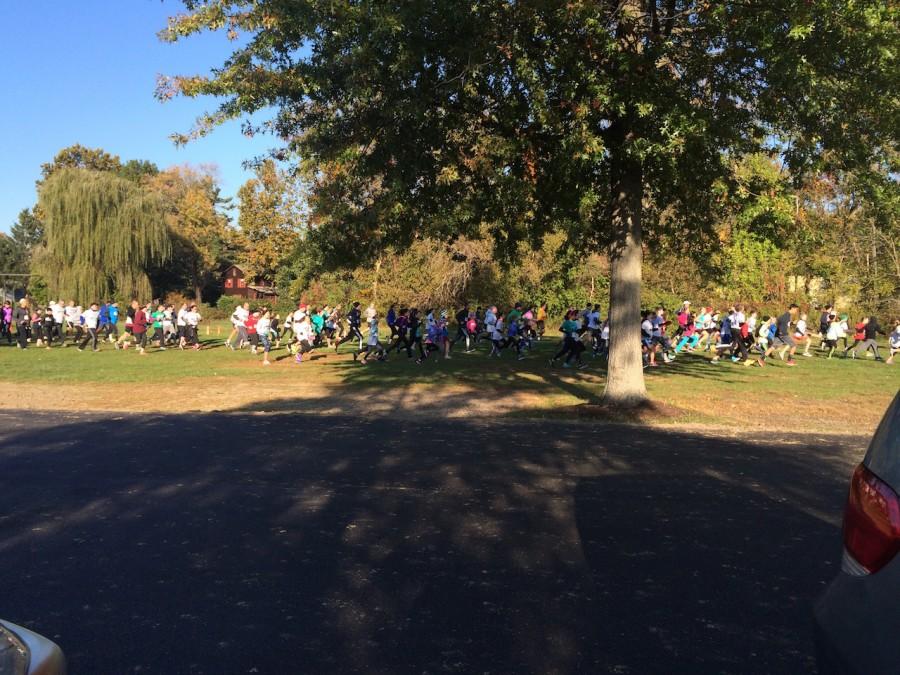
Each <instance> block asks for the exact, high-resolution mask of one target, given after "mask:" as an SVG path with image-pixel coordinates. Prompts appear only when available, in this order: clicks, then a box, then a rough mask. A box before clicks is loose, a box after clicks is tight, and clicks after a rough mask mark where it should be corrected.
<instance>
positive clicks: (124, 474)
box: [0, 413, 861, 675]
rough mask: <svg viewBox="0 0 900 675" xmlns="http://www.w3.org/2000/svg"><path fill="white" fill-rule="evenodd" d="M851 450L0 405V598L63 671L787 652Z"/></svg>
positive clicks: (506, 662)
mask: <svg viewBox="0 0 900 675" xmlns="http://www.w3.org/2000/svg"><path fill="white" fill-rule="evenodd" d="M860 451H861V441H860V440H859V439H850V438H848V439H845V440H843V441H840V442H838V441H835V440H834V439H831V440H825V439H817V438H813V437H807V438H803V439H800V440H799V441H794V442H777V441H770V442H768V443H748V442H744V441H740V440H728V439H724V440H723V439H720V438H708V437H704V436H698V435H692V434H690V433H677V432H675V431H655V430H654V431H651V430H644V431H642V430H636V429H632V428H625V427H602V426H591V425H587V424H581V423H552V424H548V423H537V422H535V423H531V422H528V423H525V422H515V421H502V422H496V423H490V424H489V423H486V422H480V421H470V422H459V421H436V422H422V421H413V422H402V421H401V420H399V419H377V420H369V421H359V420H355V419H350V418H332V419H328V418H325V417H304V416H301V415H291V416H287V415H284V416H264V415H254V414H246V415H197V416H190V417H175V416H153V417H151V416H137V417H133V416H119V417H115V416H109V415H107V416H96V417H90V416H84V415H59V414H40V415H33V414H25V413H23V414H18V415H17V414H14V413H0V561H2V565H0V572H2V575H3V576H2V580H0V615H3V616H4V617H5V618H8V619H10V620H13V621H16V622H18V623H21V624H25V625H27V626H29V627H32V628H35V629H37V630H39V631H40V632H42V633H44V634H46V635H48V636H51V637H53V638H55V639H56V640H57V641H58V642H59V643H60V644H61V645H62V646H63V648H64V649H65V651H66V652H67V654H68V656H69V660H70V669H71V673H72V674H73V675H84V674H87V675H105V674H110V675H119V674H124V673H161V674H166V675H172V674H182V673H209V674H216V675H219V674H230V673H273V674H280V673H290V674H293V673H315V674H321V673H391V674H394V673H434V674H437V673H467V674H468V673H516V674H519V673H604V672H614V673H657V672H658V673H676V672H684V673H721V672H734V673H738V672H740V673H748V672H759V673H776V672H784V673H798V672H803V671H809V670H812V669H813V667H814V665H813V662H812V658H811V642H810V625H809V623H810V621H809V614H810V607H811V603H812V601H813V599H814V598H815V597H816V596H817V594H818V593H819V592H820V591H821V589H822V588H823V585H824V584H825V583H826V582H827V581H828V580H829V579H830V578H831V577H832V576H833V575H834V573H835V572H836V568H837V558H838V552H839V547H840V543H839V539H840V532H839V522H840V514H841V511H842V505H843V500H844V496H845V493H846V485H847V477H848V474H849V470H850V467H851V462H852V461H853V458H854V456H858V453H859V452H860Z"/></svg>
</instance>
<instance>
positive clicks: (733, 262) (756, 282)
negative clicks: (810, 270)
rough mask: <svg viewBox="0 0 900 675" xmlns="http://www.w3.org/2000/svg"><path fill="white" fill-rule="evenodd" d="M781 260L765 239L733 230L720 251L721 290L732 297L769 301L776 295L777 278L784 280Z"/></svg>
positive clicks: (778, 251)
mask: <svg viewBox="0 0 900 675" xmlns="http://www.w3.org/2000/svg"><path fill="white" fill-rule="evenodd" d="M784 263H785V261H784V259H783V257H782V253H781V251H780V250H779V249H778V248H777V247H776V246H775V245H774V244H773V243H772V242H771V241H769V240H768V239H766V238H764V237H760V236H757V235H755V234H751V233H749V232H745V231H742V230H738V231H736V232H735V233H734V236H733V237H732V240H731V242H730V244H729V245H728V246H727V247H726V248H725V250H724V251H723V254H722V266H723V270H722V271H723V276H722V278H723V284H722V285H723V289H722V292H721V293H720V294H731V296H732V297H733V298H734V299H735V300H745V299H746V300H751V299H752V300H756V301H762V302H765V301H768V300H771V299H773V298H774V297H775V296H776V293H777V291H778V290H779V289H778V287H777V280H778V279H781V280H783V279H784V277H785V275H784Z"/></svg>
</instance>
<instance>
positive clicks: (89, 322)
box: [78, 302, 100, 352]
mask: <svg viewBox="0 0 900 675" xmlns="http://www.w3.org/2000/svg"><path fill="white" fill-rule="evenodd" d="M81 318H82V319H83V320H84V328H85V336H84V339H83V340H82V341H81V344H80V345H78V351H80V352H83V351H84V348H85V347H87V344H88V342H90V343H91V351H94V352H99V351H100V348H99V347H98V346H97V333H98V331H99V330H100V329H99V325H100V305H98V304H97V303H96V302H92V303H91V306H90V307H88V308H87V309H86V310H84V312H83V313H82V315H81Z"/></svg>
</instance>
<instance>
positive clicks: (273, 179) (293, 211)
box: [237, 160, 303, 281]
mask: <svg viewBox="0 0 900 675" xmlns="http://www.w3.org/2000/svg"><path fill="white" fill-rule="evenodd" d="M237 197H238V201H239V202H240V205H241V210H240V215H239V217H238V225H240V228H241V229H240V235H241V238H242V240H243V244H244V252H243V253H242V255H241V256H240V262H242V263H243V264H245V265H246V266H247V267H248V268H249V271H250V272H251V273H252V274H253V275H254V276H261V277H263V278H264V279H267V280H268V281H274V280H275V275H276V273H277V272H278V268H279V265H280V264H281V263H282V261H283V260H284V259H285V257H286V256H287V255H288V254H289V253H291V252H292V251H293V250H294V246H295V244H296V243H297V239H298V238H299V236H300V231H301V226H302V222H303V213H302V208H301V200H300V197H299V194H298V191H297V185H296V184H295V183H294V182H292V181H291V180H290V179H289V178H288V177H287V176H286V175H285V174H284V172H282V171H279V169H278V167H277V166H275V163H274V162H273V161H271V160H267V161H264V162H263V163H262V164H260V165H259V166H258V167H257V169H256V176H255V177H254V178H251V179H250V180H248V181H247V182H246V183H244V184H243V185H242V186H241V189H240V190H238V194H237Z"/></svg>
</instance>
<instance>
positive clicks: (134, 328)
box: [131, 309, 147, 333]
mask: <svg viewBox="0 0 900 675" xmlns="http://www.w3.org/2000/svg"><path fill="white" fill-rule="evenodd" d="M131 332H132V333H146V332H147V313H146V312H145V311H144V310H142V309H139V310H138V311H136V312H135V313H134V321H133V322H132V324H131Z"/></svg>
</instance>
